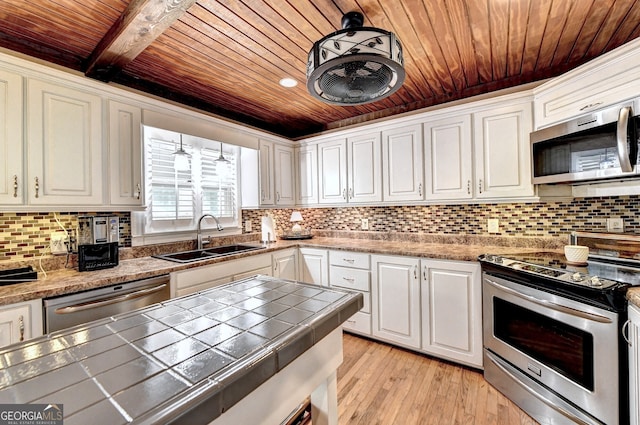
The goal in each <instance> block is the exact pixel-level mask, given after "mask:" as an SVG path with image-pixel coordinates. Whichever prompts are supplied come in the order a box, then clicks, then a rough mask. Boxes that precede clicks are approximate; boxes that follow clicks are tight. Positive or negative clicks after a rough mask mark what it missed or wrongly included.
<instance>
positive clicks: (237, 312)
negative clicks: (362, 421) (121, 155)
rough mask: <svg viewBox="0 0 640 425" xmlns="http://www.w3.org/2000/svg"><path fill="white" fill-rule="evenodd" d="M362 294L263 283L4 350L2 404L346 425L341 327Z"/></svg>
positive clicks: (124, 419)
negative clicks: (308, 411)
mask: <svg viewBox="0 0 640 425" xmlns="http://www.w3.org/2000/svg"><path fill="white" fill-rule="evenodd" d="M362 305H363V297H362V295H361V294H355V293H350V292H348V291H341V290H335V289H328V288H323V287H317V286H312V285H306V284H302V283H297V282H293V281H287V280H281V279H276V278H271V277H266V276H255V277H251V278H247V279H243V280H240V281H237V282H232V283H230V284H227V285H223V286H219V287H216V288H213V289H210V290H207V291H203V292H200V293H196V294H192V295H188V296H185V297H181V298H176V299H173V300H171V301H167V302H165V303H162V304H156V305H154V306H150V307H147V308H144V309H141V310H137V311H135V312H132V313H126V314H122V315H118V316H114V317H111V318H108V319H104V320H100V321H96V322H91V323H90V324H87V325H82V326H77V327H74V328H69V329H66V330H63V331H59V332H54V333H51V334H49V335H45V336H43V337H39V338H36V339H33V340H30V341H27V342H24V343H20V344H15V345H11V346H9V347H6V348H4V349H3V350H2V351H0V364H1V366H2V369H1V370H0V404H5V403H9V404H12V403H30V404H35V403H38V404H40V403H42V404H58V405H59V404H62V405H63V409H64V423H65V425H70V424H86V423H92V424H94V425H97V424H100V423H105V424H111V425H116V424H125V423H136V424H169V423H176V424H177V423H185V424H208V423H214V424H226V423H234V424H238V423H252V424H257V423H265V424H276V425H277V424H279V423H280V421H282V420H283V419H284V418H285V417H286V415H287V414H288V413H289V412H291V411H292V410H293V409H294V408H296V407H297V406H298V405H299V404H300V402H301V401H303V400H304V398H306V397H307V396H310V397H311V404H312V417H313V421H314V424H317V423H320V424H337V394H336V375H335V370H336V369H337V367H338V365H339V364H340V363H341V362H342V339H341V328H340V325H341V324H342V323H343V322H344V321H345V320H346V319H348V318H349V317H350V316H351V315H353V314H354V313H356V312H357V311H358V310H359V309H360V308H361V307H362Z"/></svg>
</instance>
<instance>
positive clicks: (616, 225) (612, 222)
mask: <svg viewBox="0 0 640 425" xmlns="http://www.w3.org/2000/svg"><path fill="white" fill-rule="evenodd" d="M607 232H624V221H623V220H622V219H621V218H617V217H616V218H614V217H612V218H608V219H607Z"/></svg>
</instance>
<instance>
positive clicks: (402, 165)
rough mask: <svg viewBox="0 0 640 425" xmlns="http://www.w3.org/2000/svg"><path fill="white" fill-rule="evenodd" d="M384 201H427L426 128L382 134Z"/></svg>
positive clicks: (402, 129) (397, 130)
mask: <svg viewBox="0 0 640 425" xmlns="http://www.w3.org/2000/svg"><path fill="white" fill-rule="evenodd" d="M382 176H383V199H384V200H385V201H390V202H395V201H421V200H423V198H424V188H423V157H422V128H421V125H420V124H413V125H407V126H403V127H398V128H394V129H389V130H384V131H383V132H382Z"/></svg>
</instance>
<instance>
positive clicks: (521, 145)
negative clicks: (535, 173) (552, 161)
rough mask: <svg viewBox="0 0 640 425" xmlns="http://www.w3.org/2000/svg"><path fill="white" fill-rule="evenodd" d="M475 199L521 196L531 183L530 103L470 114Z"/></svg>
mask: <svg viewBox="0 0 640 425" xmlns="http://www.w3.org/2000/svg"><path fill="white" fill-rule="evenodd" d="M473 125H474V130H473V133H474V134H473V136H474V142H475V172H476V187H475V190H476V198H500V197H521V196H522V197H524V196H532V195H533V193H534V190H533V184H532V183H531V154H530V152H529V133H530V132H531V127H532V117H531V103H530V102H529V103H520V104H516V105H511V106H505V107H502V108H495V109H490V110H486V111H482V112H477V113H475V114H473Z"/></svg>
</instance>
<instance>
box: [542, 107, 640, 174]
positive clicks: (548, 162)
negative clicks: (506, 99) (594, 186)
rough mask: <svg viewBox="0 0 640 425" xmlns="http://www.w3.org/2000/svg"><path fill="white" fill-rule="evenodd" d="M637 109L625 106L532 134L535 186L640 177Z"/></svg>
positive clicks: (591, 114)
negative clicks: (634, 114)
mask: <svg viewBox="0 0 640 425" xmlns="http://www.w3.org/2000/svg"><path fill="white" fill-rule="evenodd" d="M635 106H636V107H635V109H634V105H633V104H632V103H631V102H628V103H623V104H620V105H616V106H612V107H609V108H606V109H602V110H600V111H596V112H592V113H590V114H587V115H583V116H581V117H578V118H576V119H574V120H571V121H568V122H564V123H561V124H557V125H554V126H551V127H547V128H544V129H541V130H538V131H534V132H532V133H531V135H530V140H531V158H532V161H533V166H532V172H533V178H532V180H533V183H534V184H540V183H568V182H581V181H593V180H601V179H611V178H625V177H634V176H638V173H639V170H638V167H637V166H636V164H637V162H638V135H637V133H638V132H637V126H638V118H637V117H634V116H633V112H634V110H635V111H638V110H639V109H640V108H639V107H638V105H635Z"/></svg>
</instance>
